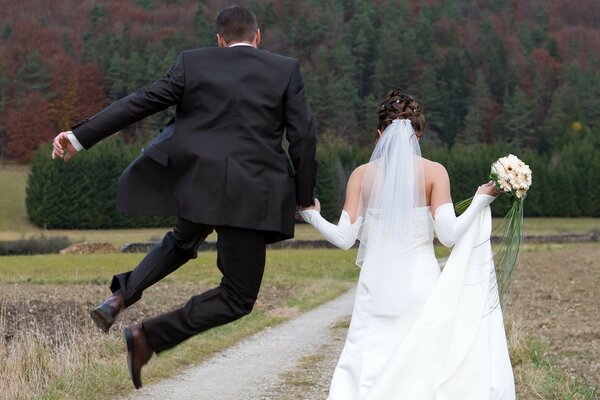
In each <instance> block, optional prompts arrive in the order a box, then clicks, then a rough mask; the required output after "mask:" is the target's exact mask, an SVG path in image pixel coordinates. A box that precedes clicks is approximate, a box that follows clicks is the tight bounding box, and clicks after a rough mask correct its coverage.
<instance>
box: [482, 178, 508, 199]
mask: <svg viewBox="0 0 600 400" xmlns="http://www.w3.org/2000/svg"><path fill="white" fill-rule="evenodd" d="M501 193H502V191H501V190H498V189H496V184H494V181H489V182H488V183H484V184H483V185H481V186H479V188H478V189H477V194H487V195H488V196H494V197H497V196H498V195H499V194H501Z"/></svg>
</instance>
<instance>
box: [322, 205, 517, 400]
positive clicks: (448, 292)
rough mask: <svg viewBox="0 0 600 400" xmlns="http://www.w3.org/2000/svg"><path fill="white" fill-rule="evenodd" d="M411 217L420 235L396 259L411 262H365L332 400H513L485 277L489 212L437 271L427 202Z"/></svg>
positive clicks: (491, 286) (497, 315)
mask: <svg viewBox="0 0 600 400" xmlns="http://www.w3.org/2000/svg"><path fill="white" fill-rule="evenodd" d="M415 214H416V215H415V218H414V223H418V224H422V227H424V229H425V235H424V236H423V237H422V238H421V239H420V243H415V247H414V248H413V249H412V250H410V254H404V255H403V257H402V258H400V259H398V260H397V262H398V263H403V262H410V263H411V265H410V267H409V268H390V267H391V266H385V265H382V264H379V265H378V264H377V263H373V264H371V263H368V261H367V260H365V262H364V263H363V266H362V269H361V273H360V278H359V281H358V287H357V293H356V300H355V303H354V311H353V313H352V320H351V323H350V329H349V331H348V336H347V339H346V343H345V345H344V349H343V351H342V355H341V357H340V360H339V362H338V364H337V367H336V369H335V372H334V374H333V380H332V382H331V388H330V393H329V399H330V400H355V399H356V400H358V399H360V400H387V399H390V400H392V399H394V400H396V399H398V400H434V399H435V400H471V399H472V400H512V399H514V398H515V394H514V393H515V391H514V390H515V389H514V380H513V374H512V367H511V364H510V359H509V356H508V348H507V343H506V336H505V332H504V325H503V321H502V312H501V309H500V307H499V306H498V305H497V297H496V296H495V295H494V294H495V293H497V292H495V282H494V280H493V279H490V276H492V277H493V276H494V275H493V268H494V266H493V261H492V251H491V246H490V242H489V238H490V232H491V214H490V208H489V207H485V208H483V209H482V210H481V211H480V212H479V215H477V217H476V218H475V221H474V222H473V224H472V225H471V226H470V228H469V229H468V230H467V232H466V233H465V234H464V235H462V237H461V238H460V239H459V240H458V242H457V243H456V245H455V246H454V249H453V250H452V253H451V255H450V257H449V258H448V260H447V262H446V264H445V267H444V270H443V272H442V273H440V268H439V266H438V262H437V260H436V258H435V254H434V251H433V234H434V225H433V221H432V219H431V214H430V212H429V208H428V207H422V208H417V209H415ZM369 217H372V214H368V215H367V217H366V218H369ZM367 223H368V222H367ZM374 261H376V258H374ZM381 268H385V269H386V270H385V271H383V273H382V271H378V269H381ZM393 271H398V272H397V273H394V272H393ZM400 271H404V272H400ZM406 271H410V272H406ZM379 277H385V279H382V278H379ZM381 297H384V298H383V299H382V298H381ZM394 305H395V307H394Z"/></svg>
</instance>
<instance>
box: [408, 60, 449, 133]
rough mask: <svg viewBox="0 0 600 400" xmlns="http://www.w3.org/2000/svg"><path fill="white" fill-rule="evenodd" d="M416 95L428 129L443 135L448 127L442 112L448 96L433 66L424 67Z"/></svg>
mask: <svg viewBox="0 0 600 400" xmlns="http://www.w3.org/2000/svg"><path fill="white" fill-rule="evenodd" d="M414 95H415V97H416V100H417V101H418V102H419V103H420V104H421V106H422V108H423V113H424V114H425V118H426V119H427V127H428V130H430V131H433V132H436V133H437V134H438V135H442V133H443V132H444V130H445V129H446V124H445V121H444V117H443V114H442V113H443V110H444V108H445V107H446V105H447V102H448V98H447V97H446V96H445V93H444V90H443V84H442V82H441V81H440V80H439V79H438V76H437V73H436V71H435V69H434V68H433V67H432V66H430V65H428V66H426V67H425V68H424V69H423V72H422V73H421V76H420V77H419V82H418V84H417V85H416V90H415V93H414Z"/></svg>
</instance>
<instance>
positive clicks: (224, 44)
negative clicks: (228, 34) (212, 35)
mask: <svg viewBox="0 0 600 400" xmlns="http://www.w3.org/2000/svg"><path fill="white" fill-rule="evenodd" d="M217 44H218V45H219V47H227V42H226V41H225V39H223V36H221V35H219V34H218V33H217Z"/></svg>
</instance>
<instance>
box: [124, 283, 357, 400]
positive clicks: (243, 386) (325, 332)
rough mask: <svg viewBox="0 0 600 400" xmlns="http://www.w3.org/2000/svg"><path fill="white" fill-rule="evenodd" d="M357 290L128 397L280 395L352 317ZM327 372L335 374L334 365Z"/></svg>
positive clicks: (182, 399) (265, 399)
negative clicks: (287, 382)
mask: <svg viewBox="0 0 600 400" xmlns="http://www.w3.org/2000/svg"><path fill="white" fill-rule="evenodd" d="M354 292H355V291H354V290H350V291H349V292H347V293H346V294H344V295H342V296H341V297H339V298H337V299H336V300H333V301H331V302H329V303H326V304H324V305H321V306H319V307H318V308H316V309H314V310H312V311H309V312H307V313H305V314H303V315H301V316H300V317H298V318H295V319H293V320H291V321H288V322H285V323H283V324H281V325H278V326H276V327H274V328H268V329H265V330H263V331H261V332H260V333H258V334H256V335H254V336H252V337H250V338H248V339H246V340H244V341H242V342H240V343H238V344H237V345H235V346H233V347H231V348H229V349H227V350H225V351H223V352H221V353H218V354H216V355H215V356H214V357H212V358H211V359H210V360H208V361H206V362H205V363H203V364H201V365H198V366H196V367H192V368H190V369H188V370H187V371H184V372H183V373H181V374H179V375H178V376H176V377H173V378H171V379H168V380H166V381H163V382H161V383H159V384H157V385H150V386H146V387H144V388H142V389H140V390H139V391H137V392H136V393H135V394H134V395H132V396H130V397H128V398H127V399H129V400H146V399H161V400H162V399H177V400H188V399H189V400H192V399H193V400H203V399H206V400H215V399H219V400H229V399H231V400H234V399H235V400H259V399H260V400H271V399H280V398H282V397H281V395H282V394H281V393H280V391H279V390H278V389H279V388H280V381H281V380H282V379H283V378H284V377H285V374H286V373H288V374H290V373H291V374H293V373H294V371H297V370H298V366H299V365H302V363H303V361H304V362H306V360H307V357H308V358H310V357H311V356H314V355H315V354H319V353H320V352H321V351H322V350H323V344H324V343H328V342H330V341H331V335H332V329H331V328H332V327H335V326H336V323H338V324H339V321H340V320H344V319H348V318H349V316H350V314H351V313H352V305H353V301H354ZM337 330H339V329H335V330H334V331H337ZM340 350H341V348H339V346H338V347H334V348H332V349H331V350H330V352H333V353H335V354H333V357H328V359H332V358H333V359H337V356H338V355H339V351H340ZM324 372H327V373H329V374H331V373H333V369H331V371H324ZM324 380H325V381H328V380H329V378H327V379H324ZM325 393H326V390H325ZM325 396H326V394H325ZM325 396H322V397H320V398H325ZM284 397H287V396H284ZM305 398H306V397H305Z"/></svg>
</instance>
